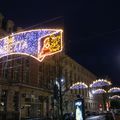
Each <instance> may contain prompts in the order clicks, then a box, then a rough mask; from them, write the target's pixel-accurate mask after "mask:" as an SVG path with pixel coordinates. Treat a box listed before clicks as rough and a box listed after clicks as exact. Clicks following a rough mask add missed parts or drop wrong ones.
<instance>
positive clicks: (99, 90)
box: [92, 89, 106, 94]
mask: <svg viewBox="0 0 120 120" xmlns="http://www.w3.org/2000/svg"><path fill="white" fill-rule="evenodd" d="M92 93H93V94H102V93H106V91H105V90H104V89H97V90H93V91H92Z"/></svg>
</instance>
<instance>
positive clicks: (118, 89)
mask: <svg viewBox="0 0 120 120" xmlns="http://www.w3.org/2000/svg"><path fill="white" fill-rule="evenodd" d="M117 92H120V88H119V87H112V88H110V89H109V90H108V93H117Z"/></svg>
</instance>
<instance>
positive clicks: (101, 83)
mask: <svg viewBox="0 0 120 120" xmlns="http://www.w3.org/2000/svg"><path fill="white" fill-rule="evenodd" d="M109 85H112V83H111V82H110V81H108V80H104V79H98V80H95V81H93V83H92V84H90V87H103V86H109Z"/></svg>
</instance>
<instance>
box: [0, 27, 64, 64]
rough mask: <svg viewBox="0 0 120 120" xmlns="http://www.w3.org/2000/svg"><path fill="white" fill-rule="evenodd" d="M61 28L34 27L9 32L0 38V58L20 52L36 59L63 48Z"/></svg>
mask: <svg viewBox="0 0 120 120" xmlns="http://www.w3.org/2000/svg"><path fill="white" fill-rule="evenodd" d="M62 32H63V31H62V30H61V29H34V30H28V31H23V32H18V33H15V34H11V35H9V36H7V37H4V38H2V39H0V58H1V57H4V56H7V55H12V54H21V55H29V56H31V57H33V58H35V59H37V60H38V61H40V62H41V61H42V60H43V59H44V58H45V57H46V56H50V55H52V54H56V53H58V52H61V51H62V49H63V43H62Z"/></svg>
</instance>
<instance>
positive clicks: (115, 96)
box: [110, 95, 120, 99]
mask: <svg viewBox="0 0 120 120" xmlns="http://www.w3.org/2000/svg"><path fill="white" fill-rule="evenodd" d="M110 99H120V96H119V95H113V96H112V97H110Z"/></svg>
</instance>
